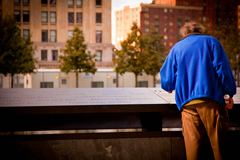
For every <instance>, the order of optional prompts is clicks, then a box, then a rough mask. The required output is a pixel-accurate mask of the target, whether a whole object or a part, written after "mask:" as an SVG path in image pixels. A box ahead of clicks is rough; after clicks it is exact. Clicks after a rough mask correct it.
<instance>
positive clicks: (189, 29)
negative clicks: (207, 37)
mask: <svg viewBox="0 0 240 160" xmlns="http://www.w3.org/2000/svg"><path fill="white" fill-rule="evenodd" d="M204 31H205V27H204V26H203V25H201V24H199V23H197V22H195V21H190V22H186V23H185V24H184V25H183V26H182V27H181V28H180V30H179V33H180V34H181V35H182V36H185V34H189V33H194V32H195V33H203V32H204Z"/></svg>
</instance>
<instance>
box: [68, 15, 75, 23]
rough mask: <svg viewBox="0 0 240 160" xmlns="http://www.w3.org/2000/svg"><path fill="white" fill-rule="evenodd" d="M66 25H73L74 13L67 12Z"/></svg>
mask: <svg viewBox="0 0 240 160" xmlns="http://www.w3.org/2000/svg"><path fill="white" fill-rule="evenodd" d="M68 23H74V12H68Z"/></svg>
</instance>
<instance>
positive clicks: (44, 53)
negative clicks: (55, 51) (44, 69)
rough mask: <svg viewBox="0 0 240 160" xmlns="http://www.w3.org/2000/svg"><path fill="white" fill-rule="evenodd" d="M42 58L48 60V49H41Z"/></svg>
mask: <svg viewBox="0 0 240 160" xmlns="http://www.w3.org/2000/svg"><path fill="white" fill-rule="evenodd" d="M41 60H42V61H47V50H41Z"/></svg>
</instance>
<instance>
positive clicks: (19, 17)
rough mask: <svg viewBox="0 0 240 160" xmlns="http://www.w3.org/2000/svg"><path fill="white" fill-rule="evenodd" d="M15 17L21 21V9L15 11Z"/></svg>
mask: <svg viewBox="0 0 240 160" xmlns="http://www.w3.org/2000/svg"><path fill="white" fill-rule="evenodd" d="M14 17H15V19H16V21H17V22H21V15H20V11H14Z"/></svg>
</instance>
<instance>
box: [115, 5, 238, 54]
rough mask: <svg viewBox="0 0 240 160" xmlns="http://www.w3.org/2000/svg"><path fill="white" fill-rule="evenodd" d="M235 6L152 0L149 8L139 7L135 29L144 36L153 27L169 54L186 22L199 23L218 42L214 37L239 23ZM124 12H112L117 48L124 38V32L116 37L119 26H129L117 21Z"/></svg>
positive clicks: (236, 6)
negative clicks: (161, 38)
mask: <svg viewBox="0 0 240 160" xmlns="http://www.w3.org/2000/svg"><path fill="white" fill-rule="evenodd" d="M239 5H240V0H228V1H225V0H153V1H152V3H150V4H141V5H140V8H139V13H140V24H139V27H140V28H141V30H142V32H143V33H144V34H148V33H149V31H150V28H151V27H152V26H153V27H154V29H155V30H157V31H158V32H159V34H161V35H163V36H164V40H163V42H164V44H165V45H166V47H167V49H168V50H169V49H171V47H172V46H173V45H174V44H175V43H176V42H178V41H179V40H180V39H181V37H180V36H179V35H178V31H179V28H180V27H181V26H182V25H183V24H184V23H185V22H187V21H189V20H196V21H198V22H200V23H203V24H204V25H205V26H206V28H207V30H208V32H209V33H210V34H211V35H212V36H215V37H217V38H218V33H220V32H223V31H225V30H228V28H229V27H232V26H236V25H237V23H238V22H239V17H238V15H239ZM128 8H129V7H128ZM125 12H126V10H125V8H124V9H123V10H119V11H116V12H115V17H116V28H117V30H116V35H117V39H116V45H117V46H118V45H120V42H121V41H122V40H124V39H126V38H124V37H126V36H127V33H125V32H120V33H121V35H120V34H119V31H120V30H121V29H123V27H122V28H120V26H124V28H130V27H131V26H129V25H131V23H124V20H123V21H119V20H118V17H117V16H118V15H119V13H121V14H122V15H124V14H127V12H126V13H125ZM238 26H240V24H239V23H238Z"/></svg>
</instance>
